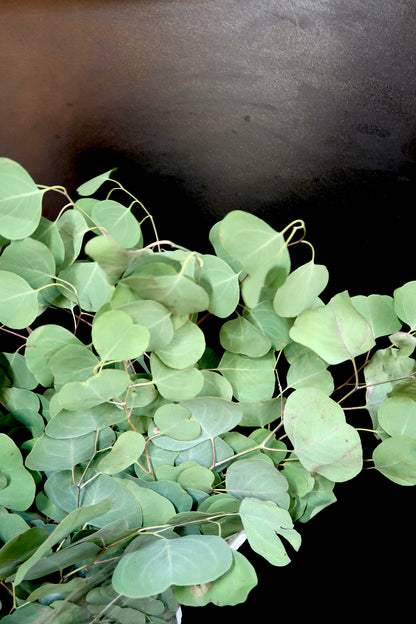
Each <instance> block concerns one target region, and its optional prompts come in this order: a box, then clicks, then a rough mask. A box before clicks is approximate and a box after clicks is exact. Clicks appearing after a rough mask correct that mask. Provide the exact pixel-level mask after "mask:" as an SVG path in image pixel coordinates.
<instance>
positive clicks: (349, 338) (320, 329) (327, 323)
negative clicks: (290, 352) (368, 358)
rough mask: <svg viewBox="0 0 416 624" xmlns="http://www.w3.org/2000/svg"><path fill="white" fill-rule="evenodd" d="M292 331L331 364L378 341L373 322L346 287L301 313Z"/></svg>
mask: <svg viewBox="0 0 416 624" xmlns="http://www.w3.org/2000/svg"><path fill="white" fill-rule="evenodd" d="M289 334H290V337H291V338H292V340H295V341H296V342H299V343H300V344H302V345H304V346H305V347H308V348H309V349H312V351H315V353H317V354H318V355H319V357H321V358H322V359H323V360H325V362H327V363H328V364H340V363H341V362H344V361H346V360H350V359H353V358H355V357H356V356H357V355H361V354H362V353H366V352H367V351H369V350H370V349H371V348H372V347H373V346H374V344H375V341H374V336H373V332H372V329H371V327H370V325H369V324H368V322H367V321H366V320H365V319H364V317H363V316H361V314H359V313H358V312H357V310H356V309H355V307H354V306H353V305H352V303H351V299H350V297H349V295H348V293H347V292H346V291H345V292H342V293H339V294H338V295H335V296H334V297H333V298H332V299H331V301H330V302H329V303H328V304H327V305H324V306H319V307H317V308H315V309H313V310H306V312H303V313H302V314H300V315H299V316H298V317H297V319H296V320H295V322H294V324H293V326H292V328H291V329H290V332H289Z"/></svg>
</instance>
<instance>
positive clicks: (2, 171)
mask: <svg viewBox="0 0 416 624" xmlns="http://www.w3.org/2000/svg"><path fill="white" fill-rule="evenodd" d="M44 192H45V190H44V189H39V188H38V187H37V185H36V184H35V182H34V181H33V180H32V178H31V176H30V175H29V174H28V173H27V171H26V170H25V169H24V168H23V167H22V166H21V165H19V164H18V163H17V162H14V161H13V160H10V159H9V158H0V234H1V236H3V237H4V238H7V239H8V240H17V239H23V238H25V237H26V236H30V235H31V234H32V233H33V232H34V231H35V230H36V228H37V226H38V223H39V221H40V218H41V215H42V199H43V194H44Z"/></svg>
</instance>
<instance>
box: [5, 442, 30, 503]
mask: <svg viewBox="0 0 416 624" xmlns="http://www.w3.org/2000/svg"><path fill="white" fill-rule="evenodd" d="M0 472H1V474H2V476H3V487H2V489H1V490H0V505H3V507H7V508H9V509H13V510H15V511H23V510H25V509H28V507H30V505H31V504H32V502H33V499H34V497H35V489H36V486H35V482H34V480H33V477H32V475H31V474H30V472H29V471H28V470H26V468H25V467H24V465H23V458H22V456H21V454H20V451H19V448H18V447H17V446H16V444H15V443H14V442H13V440H12V439H11V438H9V437H8V436H7V435H6V434H5V433H0Z"/></svg>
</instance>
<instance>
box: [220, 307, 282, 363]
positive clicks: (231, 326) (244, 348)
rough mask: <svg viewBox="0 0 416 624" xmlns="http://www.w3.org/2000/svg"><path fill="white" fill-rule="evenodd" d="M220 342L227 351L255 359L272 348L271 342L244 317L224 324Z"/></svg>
mask: <svg viewBox="0 0 416 624" xmlns="http://www.w3.org/2000/svg"><path fill="white" fill-rule="evenodd" d="M220 342H221V345H222V347H223V348H224V349H225V350H226V351H230V352H231V353H241V354H242V355H247V356H249V357H253V358H256V357H262V356H263V355H266V353H268V352H269V351H270V349H271V346H272V344H271V340H270V339H269V338H268V337H267V336H265V335H264V334H263V333H262V332H260V331H259V330H258V329H256V327H255V326H254V325H252V324H251V323H250V322H249V321H248V320H247V319H245V318H244V317H242V316H238V317H237V318H235V319H232V320H230V321H227V322H226V323H224V325H223V326H222V327H221V329H220Z"/></svg>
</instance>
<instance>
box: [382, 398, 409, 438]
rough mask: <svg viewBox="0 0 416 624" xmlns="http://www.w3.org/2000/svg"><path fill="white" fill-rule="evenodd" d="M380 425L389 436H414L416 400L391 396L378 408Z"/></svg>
mask: <svg viewBox="0 0 416 624" xmlns="http://www.w3.org/2000/svg"><path fill="white" fill-rule="evenodd" d="M378 421H379V423H380V426H381V427H382V428H383V429H384V431H386V432H387V433H388V434H389V435H390V436H398V435H407V436H410V437H411V438H416V401H413V400H412V399H411V398H410V397H407V396H391V397H389V398H387V399H386V400H385V401H383V402H382V403H381V405H380V407H379V409H378Z"/></svg>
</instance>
